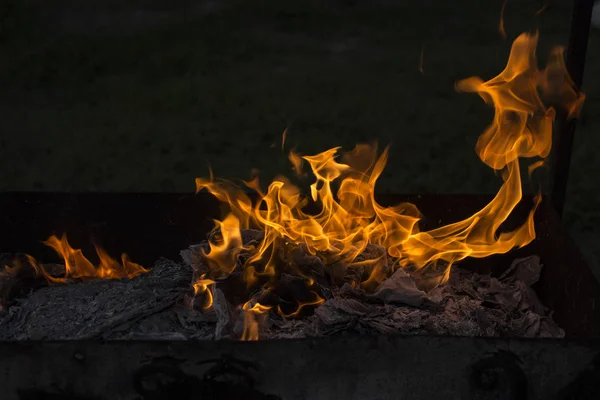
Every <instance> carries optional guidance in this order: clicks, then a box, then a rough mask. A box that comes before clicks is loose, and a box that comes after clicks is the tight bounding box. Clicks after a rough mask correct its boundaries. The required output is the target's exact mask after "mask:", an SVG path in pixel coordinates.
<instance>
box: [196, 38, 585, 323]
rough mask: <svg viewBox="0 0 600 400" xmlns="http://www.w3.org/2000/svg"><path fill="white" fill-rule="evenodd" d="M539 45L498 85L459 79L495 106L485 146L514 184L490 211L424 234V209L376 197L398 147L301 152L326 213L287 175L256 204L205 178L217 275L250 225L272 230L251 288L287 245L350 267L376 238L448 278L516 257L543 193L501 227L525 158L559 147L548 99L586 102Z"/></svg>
mask: <svg viewBox="0 0 600 400" xmlns="http://www.w3.org/2000/svg"><path fill="white" fill-rule="evenodd" d="M537 41H538V35H537V34H527V33H525V34H522V35H520V36H519V37H518V38H517V39H516V40H515V41H514V42H513V45H512V48H511V51H510V55H509V58H508V62H507V65H506V67H505V69H504V70H503V71H502V72H501V73H500V74H499V75H498V76H496V77H495V78H493V79H491V80H489V81H483V80H482V79H480V78H477V77H473V78H468V79H465V80H462V81H460V82H458V83H457V84H456V89H457V90H458V91H460V92H471V93H477V94H478V95H479V96H480V97H481V98H482V99H483V100H484V101H485V102H486V103H488V104H490V105H492V106H493V107H494V111H495V114H494V119H493V121H492V123H491V124H490V126H489V127H487V128H486V129H485V131H484V132H483V133H482V134H481V136H480V137H479V139H478V141H477V145H476V148H475V150H476V152H477V154H478V156H479V157H480V158H481V160H482V161H483V162H484V163H485V164H486V165H488V166H489V167H491V168H492V169H494V170H496V171H498V172H500V174H501V176H502V179H503V181H504V183H503V184H502V186H501V188H500V189H499V191H498V193H497V194H496V196H495V197H494V198H493V200H492V201H491V202H490V203H489V204H488V205H487V206H485V207H484V208H483V209H481V210H480V211H478V212H476V213H475V214H473V215H472V216H471V217H469V218H467V219H465V220H463V221H458V222H455V223H451V224H449V225H446V226H442V227H440V228H437V229H433V230H430V231H425V232H422V231H420V230H419V227H418V222H419V220H420V218H421V214H420V212H419V210H418V209H417V207H416V206H415V205H413V204H410V203H402V204H398V205H395V206H389V207H386V206H382V205H380V204H378V203H377V201H376V199H375V185H376V182H377V180H378V178H379V177H380V176H381V173H382V171H383V169H384V167H385V164H386V162H387V159H388V155H389V151H388V150H389V149H388V148H386V149H384V150H383V152H382V153H381V154H379V153H378V149H377V146H376V145H365V144H362V145H357V146H356V147H355V148H354V149H353V150H352V151H349V152H341V151H340V149H339V148H337V147H336V148H333V149H329V150H327V151H324V152H322V153H319V154H316V155H312V156H300V155H298V154H296V153H294V152H293V151H292V152H290V160H291V161H292V164H293V165H294V169H295V170H297V172H299V170H300V169H301V168H302V166H303V164H304V163H306V164H307V165H308V167H309V169H310V172H311V173H312V175H313V176H314V182H313V183H312V184H311V185H310V186H309V191H310V192H309V193H310V196H309V197H310V200H312V201H313V202H314V203H316V204H317V205H318V207H319V211H318V212H317V213H307V212H306V211H305V206H306V205H307V204H308V203H309V198H307V197H306V196H304V195H303V194H302V191H301V190H300V188H298V187H297V186H295V185H293V184H292V183H291V182H290V181H289V180H288V179H287V178H285V177H276V178H275V179H274V180H273V181H272V182H271V184H270V185H269V186H268V188H267V190H266V192H265V191H263V190H261V189H260V187H259V185H258V180H254V181H253V182H250V183H246V185H247V186H248V187H249V188H252V189H254V190H255V191H256V192H257V193H258V201H257V202H256V203H255V204H252V201H251V200H250V198H249V197H248V195H246V193H245V192H244V190H242V189H241V188H239V187H238V186H236V185H234V184H232V183H229V182H227V181H223V180H219V181H215V180H214V179H210V180H208V181H207V180H203V179H197V180H196V189H197V191H200V190H202V189H206V190H208V191H209V192H210V193H212V194H213V195H214V196H215V197H217V198H218V199H219V200H220V201H221V202H223V204H225V205H226V206H227V213H226V216H225V218H224V219H223V221H216V225H217V226H216V228H217V229H219V230H220V231H221V232H222V241H221V242H219V243H217V244H214V243H211V245H210V252H209V253H208V254H205V257H206V258H207V260H209V264H210V265H211V268H212V272H211V274H227V273H230V272H231V271H233V269H235V268H237V263H238V256H239V253H240V249H241V248H242V245H243V244H242V242H241V233H240V229H248V228H250V227H253V228H258V229H261V230H263V231H264V239H263V240H262V242H260V244H259V245H258V246H257V247H256V249H252V254H251V256H250V257H249V258H247V260H246V261H245V263H244V265H243V266H242V268H243V269H244V277H245V279H246V281H247V282H248V283H249V284H253V283H254V282H256V281H257V279H258V277H259V276H265V275H266V276H271V277H274V276H276V275H277V268H278V267H277V265H278V257H279V253H278V250H279V249H280V247H281V244H282V243H292V244H300V243H303V244H305V245H306V249H307V250H308V252H309V253H310V254H312V255H317V256H319V257H322V258H324V259H327V260H328V261H329V262H335V261H341V262H343V263H345V264H346V265H348V266H351V265H353V264H355V263H356V262H357V260H356V258H357V256H359V255H360V254H361V253H362V252H363V251H364V250H365V248H366V246H367V245H368V244H369V243H371V244H376V245H380V246H383V248H385V250H386V251H387V254H388V255H389V256H390V257H392V258H393V259H394V261H395V262H396V263H398V264H399V265H400V266H402V267H406V266H409V265H411V266H416V267H418V268H420V267H425V266H430V265H438V264H444V265H447V266H448V267H447V269H446V270H445V272H444V274H443V277H444V278H447V277H448V274H449V268H450V266H451V265H452V264H453V263H454V262H456V261H459V260H463V259H464V258H466V257H477V258H481V257H487V256H489V255H492V254H498V253H506V252H508V251H509V250H511V249H512V248H515V247H522V246H525V245H527V244H528V243H530V242H531V241H532V240H533V239H534V238H535V229H534V224H533V216H534V213H535V211H536V208H537V205H538V204H539V202H540V200H541V197H539V196H538V197H537V198H536V202H535V205H534V207H533V209H532V210H531V211H530V213H529V215H528V217H527V220H526V221H525V222H524V223H523V224H522V225H521V226H520V227H518V228H517V229H515V230H513V231H510V232H500V231H499V228H500V226H501V225H502V224H503V223H504V222H505V221H506V220H507V218H508V217H509V215H510V214H511V213H512V211H513V210H514V208H515V206H516V205H517V204H518V203H519V202H520V201H521V198H522V182H521V173H520V166H519V159H520V158H542V159H543V158H545V157H547V156H548V154H549V152H550V149H551V146H552V123H553V120H554V118H555V114H556V111H555V109H554V108H553V107H549V106H546V105H545V104H544V102H543V101H542V97H544V99H546V100H549V101H551V102H553V103H556V104H558V103H560V105H561V106H562V107H565V108H566V109H567V110H568V111H569V114H570V115H571V116H573V115H575V114H576V113H577V112H579V110H580V108H581V105H582V102H583V100H584V96H583V95H582V94H581V93H579V92H578V91H577V90H576V88H575V87H574V84H573V82H572V81H571V79H570V78H569V77H568V74H567V72H566V69H565V66H564V62H563V57H562V49H556V50H554V51H553V52H552V54H551V57H550V61H549V64H548V67H547V68H546V69H545V70H539V69H538V67H537V59H536V55H535V50H536V47H537ZM541 96H542V97H541ZM558 100H560V101H558ZM383 261H384V258H382V257H380V258H379V259H378V260H371V261H370V263H371V264H370V268H371V270H370V277H369V279H368V280H367V281H366V282H363V286H364V287H365V289H366V288H369V287H374V286H375V285H376V284H377V283H378V282H380V281H381V280H383V279H385V278H386V276H385V274H386V273H387V271H388V270H389V268H388V269H386V268H384V267H385V265H383V264H382V262H383ZM440 261H443V263H439V262H440ZM248 307H249V306H248ZM249 312H250V311H249ZM250 313H251V314H252V312H250Z"/></svg>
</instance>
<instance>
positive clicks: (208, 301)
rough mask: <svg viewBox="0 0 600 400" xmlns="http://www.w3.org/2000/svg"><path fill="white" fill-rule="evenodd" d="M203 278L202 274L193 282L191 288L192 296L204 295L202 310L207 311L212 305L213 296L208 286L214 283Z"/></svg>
mask: <svg viewBox="0 0 600 400" xmlns="http://www.w3.org/2000/svg"><path fill="white" fill-rule="evenodd" d="M205 277H206V274H202V276H201V277H200V279H198V280H197V281H196V282H194V284H193V285H192V286H193V287H194V296H196V295H198V294H204V296H205V300H204V305H203V306H202V308H203V309H205V310H208V309H209V308H211V307H212V305H213V294H212V290H211V289H210V286H212V285H214V284H215V281H213V280H212V279H205Z"/></svg>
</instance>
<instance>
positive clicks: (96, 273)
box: [27, 234, 149, 283]
mask: <svg viewBox="0 0 600 400" xmlns="http://www.w3.org/2000/svg"><path fill="white" fill-rule="evenodd" d="M43 243H44V244H45V245H47V246H49V247H51V248H52V249H54V251H56V253H57V254H58V255H59V256H61V257H62V258H63V261H64V264H65V271H64V276H62V277H56V276H53V275H51V274H50V273H49V272H47V271H46V270H45V269H44V267H43V266H42V265H41V264H39V263H38V262H37V261H36V260H35V259H34V258H33V257H31V256H27V259H28V262H29V264H31V265H32V266H33V267H34V268H35V269H36V271H37V272H38V273H40V274H42V275H43V276H44V277H45V278H46V279H48V280H49V281H50V282H54V283H61V282H66V281H67V280H69V279H123V278H134V277H136V276H138V275H141V274H143V273H146V272H148V271H149V270H147V269H145V268H143V267H142V266H141V265H138V264H136V263H134V262H131V261H130V260H129V257H128V256H127V254H125V253H123V254H122V255H121V262H120V263H119V262H118V261H117V260H115V259H114V258H112V257H111V256H109V255H108V253H106V251H104V249H102V248H101V247H99V246H96V253H97V255H98V259H99V260H100V263H99V265H98V266H94V264H92V262H91V261H89V260H88V259H87V258H86V257H85V256H84V255H83V252H82V251H81V250H80V249H74V248H72V247H71V245H70V244H69V242H68V240H67V236H66V235H64V234H63V235H62V236H61V237H60V238H58V237H57V236H54V235H53V236H50V237H49V238H48V239H47V240H46V241H44V242H43Z"/></svg>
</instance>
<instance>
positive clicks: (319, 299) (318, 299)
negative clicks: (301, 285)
mask: <svg viewBox="0 0 600 400" xmlns="http://www.w3.org/2000/svg"><path fill="white" fill-rule="evenodd" d="M311 293H312V294H313V296H314V297H315V299H314V300H311V301H307V302H305V303H299V304H298V308H297V309H296V311H294V312H292V313H289V314H285V313H284V312H283V311H282V310H281V307H280V306H277V312H278V313H279V315H281V316H283V317H285V318H294V317H296V316H298V315H299V314H300V311H302V309H303V308H304V307H307V306H317V305H319V304H323V303H324V302H325V299H323V298H322V297H321V296H319V295H318V294H316V293H315V292H311Z"/></svg>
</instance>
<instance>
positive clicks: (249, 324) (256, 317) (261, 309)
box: [241, 301, 271, 341]
mask: <svg viewBox="0 0 600 400" xmlns="http://www.w3.org/2000/svg"><path fill="white" fill-rule="evenodd" d="M270 309H271V307H269V306H263V305H262V304H260V303H256V304H254V305H253V306H250V301H248V302H246V303H245V304H244V305H243V306H242V312H243V315H244V332H243V333H242V337H241V340H248V341H249V340H258V339H259V336H260V335H259V333H260V332H259V331H260V323H261V322H262V321H261V319H262V317H264V315H265V314H266V313H267V312H268V311H269V310H270Z"/></svg>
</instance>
